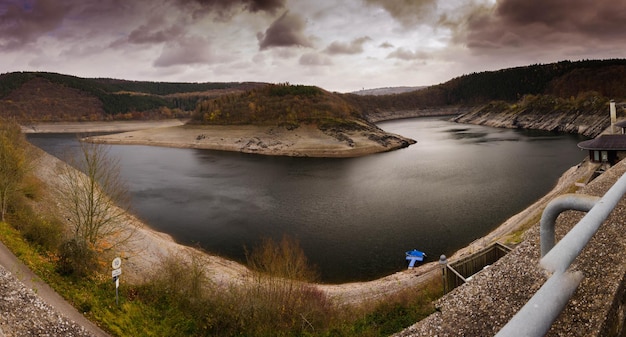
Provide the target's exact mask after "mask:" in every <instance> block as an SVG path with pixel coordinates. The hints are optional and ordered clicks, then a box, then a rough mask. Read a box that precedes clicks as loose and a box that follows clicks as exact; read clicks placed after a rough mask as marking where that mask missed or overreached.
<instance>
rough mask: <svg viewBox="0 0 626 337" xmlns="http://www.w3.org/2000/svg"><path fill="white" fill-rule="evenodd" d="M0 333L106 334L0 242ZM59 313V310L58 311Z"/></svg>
mask: <svg viewBox="0 0 626 337" xmlns="http://www.w3.org/2000/svg"><path fill="white" fill-rule="evenodd" d="M0 264H1V265H2V266H0V336H1V337H4V336H7V337H8V336H95V337H105V336H108V334H106V333H105V332H104V331H102V330H101V329H100V328H98V327H97V326H96V325H95V324H93V323H92V322H91V321H89V320H88V319H86V318H85V317H84V316H83V315H81V314H80V313H79V312H78V311H76V309H75V308H74V307H72V306H71V305H70V304H69V303H67V302H66V301H65V300H64V299H63V298H62V297H61V296H59V294H57V293H56V292H55V291H54V290H53V289H52V288H50V287H49V286H48V285H47V284H45V283H43V282H42V281H41V279H39V278H38V277H37V276H35V274H33V272H31V271H30V269H28V267H26V266H25V265H24V264H23V263H21V262H20V261H19V260H18V259H17V257H15V255H13V253H11V252H10V251H9V250H8V248H7V247H6V246H5V245H4V244H2V243H0ZM60 313H63V314H60Z"/></svg>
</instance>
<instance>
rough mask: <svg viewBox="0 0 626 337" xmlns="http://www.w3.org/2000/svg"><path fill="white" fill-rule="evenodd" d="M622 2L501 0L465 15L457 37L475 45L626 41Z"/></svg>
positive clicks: (557, 45) (505, 46) (625, 7)
mask: <svg viewBox="0 0 626 337" xmlns="http://www.w3.org/2000/svg"><path fill="white" fill-rule="evenodd" d="M624 23H626V2H624V1H613V0H611V1H608V0H595V1H588V0H543V1H528V0H502V1H500V2H498V3H497V5H496V8H495V10H494V11H492V12H489V13H481V14H478V15H474V16H470V17H469V19H468V21H467V25H466V26H465V27H462V28H463V29H460V30H457V32H456V33H457V37H458V38H459V40H460V41H461V42H463V43H465V44H466V45H467V46H468V47H470V48H471V49H474V50H479V49H525V48H535V49H540V48H546V47H549V48H560V47H563V46H576V45H588V44H589V43H593V42H597V41H600V42H602V43H619V42H621V43H623V42H626V34H624V33H623V26H624Z"/></svg>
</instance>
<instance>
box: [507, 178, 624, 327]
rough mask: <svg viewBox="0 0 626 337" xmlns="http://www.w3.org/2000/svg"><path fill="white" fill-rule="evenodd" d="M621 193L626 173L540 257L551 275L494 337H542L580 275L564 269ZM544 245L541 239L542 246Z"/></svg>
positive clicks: (561, 309) (543, 265)
mask: <svg viewBox="0 0 626 337" xmlns="http://www.w3.org/2000/svg"><path fill="white" fill-rule="evenodd" d="M624 194H626V174H624V175H622V176H621V177H620V178H619V179H618V180H617V182H615V184H613V186H612V187H611V188H610V189H609V190H608V191H607V192H606V194H604V196H603V197H602V198H601V199H600V200H597V202H595V205H594V206H593V207H592V208H591V209H590V210H589V212H588V213H587V214H586V215H585V216H584V217H583V218H582V219H581V220H580V221H579V222H578V223H577V224H576V225H575V226H574V228H572V229H571V230H570V231H569V232H568V233H567V234H566V235H565V237H563V239H561V241H559V243H557V244H556V245H555V246H554V248H552V249H550V250H549V252H547V254H546V255H545V256H543V258H542V259H541V261H540V262H539V264H540V266H542V267H543V268H545V269H546V270H547V271H549V272H552V273H553V274H552V276H551V277H550V278H549V279H548V281H546V283H544V285H543V286H542V287H541V288H540V289H539V290H538V291H537V292H536V293H535V295H534V296H533V297H532V298H531V299H530V300H529V301H528V303H526V304H525V305H524V306H523V307H522V309H521V310H520V311H519V312H518V313H517V314H515V316H513V318H512V319H511V320H510V321H509V322H508V323H507V324H506V325H505V326H504V327H503V328H502V329H501V330H500V331H499V332H498V334H497V335H496V337H505V336H529V337H530V336H532V337H534V336H537V337H539V336H544V335H545V334H546V333H547V332H548V330H550V327H551V326H552V324H553V323H554V321H555V320H556V318H557V316H558V315H559V314H560V313H561V311H563V308H565V305H567V302H569V300H570V298H571V297H572V295H573V294H574V291H575V290H576V288H577V287H578V285H579V284H580V282H581V281H582V278H583V275H582V273H581V272H568V271H567V268H569V266H570V265H571V264H572V262H573V261H574V259H576V257H577V256H578V255H579V254H580V252H581V251H582V250H583V248H584V247H585V246H586V245H587V243H588V242H589V240H591V237H592V236H593V235H594V234H595V233H596V232H597V230H598V228H599V227H600V225H602V223H604V221H605V220H606V218H607V217H608V216H609V214H610V213H611V212H612V211H613V209H614V208H615V206H617V204H618V203H619V201H620V200H621V198H622V196H623V195H624ZM557 202H559V201H557ZM557 215H558V214H557ZM542 240H543V236H542ZM544 244H545V243H544V242H542V246H543V245H544Z"/></svg>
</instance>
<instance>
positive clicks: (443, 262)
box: [439, 254, 448, 295]
mask: <svg viewBox="0 0 626 337" xmlns="http://www.w3.org/2000/svg"><path fill="white" fill-rule="evenodd" d="M439 265H441V279H442V281H443V294H444V295H445V294H447V293H448V287H447V285H446V283H447V282H446V266H447V265H448V259H447V258H446V256H445V255H443V254H442V255H441V256H440V257H439Z"/></svg>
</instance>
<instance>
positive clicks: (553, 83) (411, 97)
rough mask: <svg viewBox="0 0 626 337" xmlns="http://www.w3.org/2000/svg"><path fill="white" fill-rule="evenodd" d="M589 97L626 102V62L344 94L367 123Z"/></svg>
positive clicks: (565, 64) (520, 70)
mask: <svg viewBox="0 0 626 337" xmlns="http://www.w3.org/2000/svg"><path fill="white" fill-rule="evenodd" d="M590 92H593V93H595V94H596V95H597V96H601V97H608V98H613V99H616V100H621V99H623V98H626V60H625V59H611V60H587V61H576V62H571V61H562V62H558V63H550V64H534V65H530V66H526V67H516V68H509V69H502V70H498V71H486V72H480V73H472V74H468V75H463V76H460V77H457V78H454V79H452V80H450V81H447V82H445V83H442V84H439V85H434V86H430V87H427V88H424V89H422V90H419V91H413V92H407V93H401V94H394V95H382V96H361V95H356V94H346V99H347V100H349V101H351V102H353V103H354V104H355V105H356V106H358V107H359V109H360V110H361V111H362V112H363V115H364V116H365V117H367V118H371V119H376V118H375V116H376V115H377V114H381V113H383V114H386V115H388V116H390V117H389V118H393V114H392V113H393V112H406V111H408V110H414V111H417V110H423V109H432V108H438V107H449V106H468V107H476V106H481V105H484V104H488V103H490V102H492V101H504V102H509V103H513V102H517V101H520V100H523V99H524V97H525V96H526V95H548V96H552V97H556V98H571V97H574V98H576V97H578V96H581V95H586V96H588V95H589V93H590Z"/></svg>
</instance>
